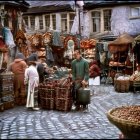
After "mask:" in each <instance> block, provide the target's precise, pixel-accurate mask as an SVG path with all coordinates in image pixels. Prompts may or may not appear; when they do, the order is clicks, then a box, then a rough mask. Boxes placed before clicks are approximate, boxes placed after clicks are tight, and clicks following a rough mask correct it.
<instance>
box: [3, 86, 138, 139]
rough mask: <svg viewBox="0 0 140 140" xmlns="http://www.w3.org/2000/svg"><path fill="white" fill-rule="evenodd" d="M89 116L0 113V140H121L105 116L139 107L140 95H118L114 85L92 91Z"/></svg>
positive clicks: (21, 109) (49, 112) (22, 111)
mask: <svg viewBox="0 0 140 140" xmlns="http://www.w3.org/2000/svg"><path fill="white" fill-rule="evenodd" d="M90 89H91V91H93V90H94V94H93V95H92V96H91V104H90V105H89V112H88V113H84V112H81V111H79V112H78V111H77V112H74V111H70V112H62V111H56V110H43V109H41V110H39V111H29V110H27V109H26V107H24V106H20V107H14V108H13V109H8V110H5V111H4V112H0V139H118V138H119V134H120V131H119V130H118V128H116V127H115V126H114V125H113V124H111V123H110V122H109V121H108V119H107V117H106V112H107V111H108V110H109V109H111V108H113V107H118V106H122V105H136V104H140V93H138V92H137V93H132V92H128V93H117V92H115V91H114V87H113V86H112V85H100V86H92V87H90Z"/></svg>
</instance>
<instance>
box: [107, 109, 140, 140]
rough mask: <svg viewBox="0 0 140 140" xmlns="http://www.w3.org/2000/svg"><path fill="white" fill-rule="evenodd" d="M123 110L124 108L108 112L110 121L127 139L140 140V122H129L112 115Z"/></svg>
mask: <svg viewBox="0 0 140 140" xmlns="http://www.w3.org/2000/svg"><path fill="white" fill-rule="evenodd" d="M135 107H136V106H135ZM139 107H140V106H139ZM122 108H123V107H117V108H113V109H110V110H109V111H108V112H107V118H108V120H109V121H110V122H111V123H112V124H114V125H115V126H116V127H117V128H118V129H119V130H120V131H121V132H122V133H123V135H124V137H125V138H129V139H139V138H140V120H139V122H134V121H128V120H126V119H120V118H119V117H117V116H115V115H112V113H113V112H114V111H117V110H118V109H122ZM128 108H129V107H128Z"/></svg>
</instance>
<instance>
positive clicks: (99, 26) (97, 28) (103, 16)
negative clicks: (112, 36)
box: [91, 9, 111, 33]
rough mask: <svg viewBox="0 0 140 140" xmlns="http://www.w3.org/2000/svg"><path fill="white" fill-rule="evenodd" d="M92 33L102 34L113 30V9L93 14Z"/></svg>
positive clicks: (93, 12)
mask: <svg viewBox="0 0 140 140" xmlns="http://www.w3.org/2000/svg"><path fill="white" fill-rule="evenodd" d="M91 18H92V32H94V33H100V32H103V31H110V30H111V21H110V19H111V9H106V10H98V11H92V12H91Z"/></svg>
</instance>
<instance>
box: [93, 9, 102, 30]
mask: <svg viewBox="0 0 140 140" xmlns="http://www.w3.org/2000/svg"><path fill="white" fill-rule="evenodd" d="M100 24H101V13H100V12H98V11H94V12H92V26H93V32H100Z"/></svg>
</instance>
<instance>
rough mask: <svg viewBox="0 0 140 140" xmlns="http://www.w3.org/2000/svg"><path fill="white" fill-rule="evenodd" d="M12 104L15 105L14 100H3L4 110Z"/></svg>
mask: <svg viewBox="0 0 140 140" xmlns="http://www.w3.org/2000/svg"><path fill="white" fill-rule="evenodd" d="M14 106H15V103H14V100H11V101H8V102H3V107H4V110H7V109H11V108H14Z"/></svg>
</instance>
